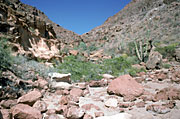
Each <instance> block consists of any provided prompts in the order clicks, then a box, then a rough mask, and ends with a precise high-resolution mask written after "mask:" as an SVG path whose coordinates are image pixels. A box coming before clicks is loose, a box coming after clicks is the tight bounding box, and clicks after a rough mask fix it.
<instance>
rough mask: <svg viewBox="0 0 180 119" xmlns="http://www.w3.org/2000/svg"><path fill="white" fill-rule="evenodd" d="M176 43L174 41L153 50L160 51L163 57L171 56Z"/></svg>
mask: <svg viewBox="0 0 180 119" xmlns="http://www.w3.org/2000/svg"><path fill="white" fill-rule="evenodd" d="M177 45H178V44H177V43H175V44H171V45H168V46H164V47H160V46H159V47H157V48H156V49H155V50H156V51H158V52H159V53H161V54H162V55H163V58H172V57H173V56H174V53H175V49H176V47H177Z"/></svg>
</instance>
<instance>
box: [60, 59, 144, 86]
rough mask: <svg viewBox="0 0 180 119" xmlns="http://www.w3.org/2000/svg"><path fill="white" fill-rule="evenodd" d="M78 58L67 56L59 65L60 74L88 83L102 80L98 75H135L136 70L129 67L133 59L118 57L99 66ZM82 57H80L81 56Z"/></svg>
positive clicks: (133, 61)
mask: <svg viewBox="0 0 180 119" xmlns="http://www.w3.org/2000/svg"><path fill="white" fill-rule="evenodd" d="M79 57H80V56H68V57H66V58H65V59H64V63H61V64H59V66H58V70H59V72H60V73H71V74H72V76H71V79H72V80H73V81H75V82H76V81H89V80H99V79H102V77H101V76H100V74H105V73H108V74H111V75H113V76H120V75H123V74H130V75H132V76H134V75H136V73H137V72H140V71H143V70H137V69H135V68H132V67H131V65H132V64H134V63H136V61H135V60H133V59H135V57H133V58H130V57H127V56H120V57H117V58H113V59H106V60H104V61H102V62H101V63H99V64H95V63H92V62H90V61H89V62H86V61H83V60H81V59H82V58H79ZM81 57H82V56H81Z"/></svg>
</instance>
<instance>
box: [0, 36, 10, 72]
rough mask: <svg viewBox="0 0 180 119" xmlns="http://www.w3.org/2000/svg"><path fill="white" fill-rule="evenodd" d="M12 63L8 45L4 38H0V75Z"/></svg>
mask: <svg viewBox="0 0 180 119" xmlns="http://www.w3.org/2000/svg"><path fill="white" fill-rule="evenodd" d="M11 65H12V56H11V51H10V46H9V45H8V43H7V39H6V38H0V75H1V72H2V71H4V70H7V69H9V67H10V66H11Z"/></svg>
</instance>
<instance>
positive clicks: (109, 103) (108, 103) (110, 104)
mask: <svg viewBox="0 0 180 119" xmlns="http://www.w3.org/2000/svg"><path fill="white" fill-rule="evenodd" d="M105 106H107V107H113V108H116V107H117V106H118V101H117V99H115V98H110V99H108V100H106V101H105Z"/></svg>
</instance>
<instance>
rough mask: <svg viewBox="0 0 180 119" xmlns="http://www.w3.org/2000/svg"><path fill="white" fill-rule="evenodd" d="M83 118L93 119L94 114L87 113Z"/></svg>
mask: <svg viewBox="0 0 180 119" xmlns="http://www.w3.org/2000/svg"><path fill="white" fill-rule="evenodd" d="M83 119H93V116H91V115H89V114H85V115H84V117H83Z"/></svg>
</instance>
